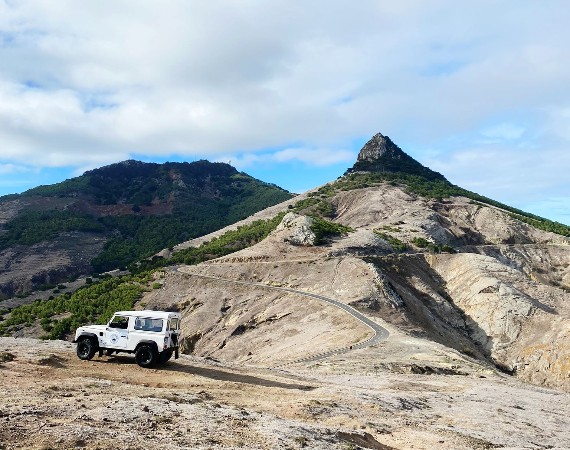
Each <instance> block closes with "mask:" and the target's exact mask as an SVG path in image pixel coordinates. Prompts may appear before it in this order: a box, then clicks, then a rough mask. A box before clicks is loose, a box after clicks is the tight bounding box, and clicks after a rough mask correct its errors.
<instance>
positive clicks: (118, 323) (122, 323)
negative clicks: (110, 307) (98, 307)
mask: <svg viewBox="0 0 570 450" xmlns="http://www.w3.org/2000/svg"><path fill="white" fill-rule="evenodd" d="M109 326H110V327H111V328H120V329H121V330H126V329H127V327H128V326H129V318H128V317H127V316H115V317H113V320H111V322H110V323H109Z"/></svg>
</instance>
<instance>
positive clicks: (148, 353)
mask: <svg viewBox="0 0 570 450" xmlns="http://www.w3.org/2000/svg"><path fill="white" fill-rule="evenodd" d="M135 360H136V361H137V364H138V365H139V366H141V367H152V366H154V365H155V364H156V362H157V360H158V354H157V352H156V350H155V348H154V347H153V346H152V345H148V344H143V345H141V346H140V347H139V348H137V351H136V352H135Z"/></svg>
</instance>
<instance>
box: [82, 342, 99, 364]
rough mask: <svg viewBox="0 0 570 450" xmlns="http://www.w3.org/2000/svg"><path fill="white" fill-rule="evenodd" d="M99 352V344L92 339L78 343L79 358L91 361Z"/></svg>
mask: <svg viewBox="0 0 570 450" xmlns="http://www.w3.org/2000/svg"><path fill="white" fill-rule="evenodd" d="M96 352H97V344H96V343H95V342H94V341H93V339H91V338H83V339H81V340H80V341H79V342H78V343H77V357H78V358H79V359H83V360H85V361H89V360H90V359H92V358H93V357H94V356H95V353H96Z"/></svg>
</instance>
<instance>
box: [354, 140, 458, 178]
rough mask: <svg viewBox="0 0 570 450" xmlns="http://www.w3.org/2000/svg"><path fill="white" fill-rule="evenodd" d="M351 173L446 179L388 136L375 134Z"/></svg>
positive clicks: (362, 151)
mask: <svg viewBox="0 0 570 450" xmlns="http://www.w3.org/2000/svg"><path fill="white" fill-rule="evenodd" d="M351 172H383V173H386V172H389V173H406V174H409V175H418V176H421V177H423V178H427V179H428V180H443V181H447V180H446V179H445V177H444V176H443V175H442V174H440V173H438V172H435V171H433V170H431V169H429V168H428V167H425V166H423V165H422V164H420V163H419V162H417V161H416V160H415V159H414V158H412V157H411V156H409V155H408V154H407V153H405V152H404V151H403V150H402V149H401V148H400V147H398V146H397V145H396V144H394V142H392V140H391V139H390V138H389V137H388V136H384V135H383V134H381V133H377V134H375V135H374V136H373V137H372V138H371V139H370V140H369V141H368V142H367V143H366V144H365V145H364V147H362V150H360V153H359V154H358V158H357V160H356V163H355V164H354V166H353V167H352V168H351V169H349V170H348V171H347V173H351Z"/></svg>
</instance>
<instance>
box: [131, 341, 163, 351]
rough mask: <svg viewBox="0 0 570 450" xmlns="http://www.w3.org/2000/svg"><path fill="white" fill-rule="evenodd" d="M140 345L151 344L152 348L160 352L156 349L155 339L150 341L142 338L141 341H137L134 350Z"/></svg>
mask: <svg viewBox="0 0 570 450" xmlns="http://www.w3.org/2000/svg"><path fill="white" fill-rule="evenodd" d="M141 345H151V346H153V347H154V349H155V350H156V353H160V352H159V351H158V344H157V343H156V342H155V341H152V340H150V339H143V340H142V341H139V342H138V344H137V345H136V347H135V350H134V351H135V352H136V351H137V350H138V349H139V347H140V346H141Z"/></svg>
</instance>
